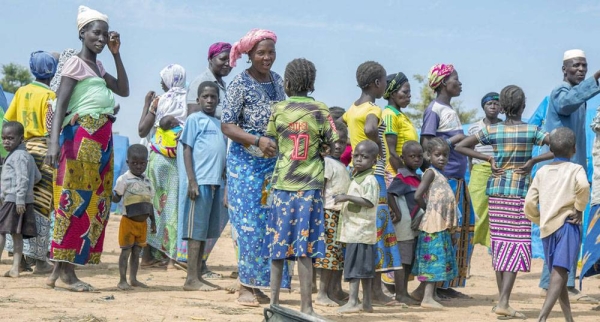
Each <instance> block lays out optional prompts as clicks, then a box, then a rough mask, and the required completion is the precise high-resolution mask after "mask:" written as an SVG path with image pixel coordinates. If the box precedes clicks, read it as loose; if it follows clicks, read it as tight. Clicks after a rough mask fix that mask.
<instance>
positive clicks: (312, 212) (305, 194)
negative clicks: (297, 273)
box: [263, 189, 325, 259]
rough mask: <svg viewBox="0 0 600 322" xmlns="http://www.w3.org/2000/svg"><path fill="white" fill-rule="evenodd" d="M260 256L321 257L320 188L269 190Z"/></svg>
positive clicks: (322, 234)
mask: <svg viewBox="0 0 600 322" xmlns="http://www.w3.org/2000/svg"><path fill="white" fill-rule="evenodd" d="M272 196H273V204H272V206H271V213H270V214H269V219H268V220H267V236H266V238H265V244H264V245H265V248H264V249H263V255H264V256H268V257H270V258H271V259H296V258H298V257H312V258H323V257H324V256H325V240H324V228H323V220H324V218H323V199H322V198H321V190H303V191H285V190H278V189H274V190H273V194H272Z"/></svg>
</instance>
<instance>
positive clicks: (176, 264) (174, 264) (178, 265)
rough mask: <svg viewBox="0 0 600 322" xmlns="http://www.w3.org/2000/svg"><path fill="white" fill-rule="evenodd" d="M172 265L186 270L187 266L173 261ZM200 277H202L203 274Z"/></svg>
mask: <svg viewBox="0 0 600 322" xmlns="http://www.w3.org/2000/svg"><path fill="white" fill-rule="evenodd" d="M173 266H175V268H177V269H178V270H182V271H184V272H187V267H185V266H183V265H182V264H181V263H180V262H175V263H173ZM202 277H204V275H203V276H202Z"/></svg>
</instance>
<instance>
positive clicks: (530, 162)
mask: <svg viewBox="0 0 600 322" xmlns="http://www.w3.org/2000/svg"><path fill="white" fill-rule="evenodd" d="M534 165H535V162H534V161H533V159H529V160H527V162H525V165H524V166H522V167H520V168H518V169H517V170H515V173H518V174H528V173H531V169H533V166H534Z"/></svg>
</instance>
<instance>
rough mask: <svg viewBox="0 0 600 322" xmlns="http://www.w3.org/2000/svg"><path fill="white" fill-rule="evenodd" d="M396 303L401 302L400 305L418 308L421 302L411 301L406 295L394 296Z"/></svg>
mask: <svg viewBox="0 0 600 322" xmlns="http://www.w3.org/2000/svg"><path fill="white" fill-rule="evenodd" d="M396 301H398V302H401V303H406V304H407V305H411V306H419V305H420V304H421V302H419V301H417V300H415V299H413V298H412V297H410V296H408V295H403V296H396Z"/></svg>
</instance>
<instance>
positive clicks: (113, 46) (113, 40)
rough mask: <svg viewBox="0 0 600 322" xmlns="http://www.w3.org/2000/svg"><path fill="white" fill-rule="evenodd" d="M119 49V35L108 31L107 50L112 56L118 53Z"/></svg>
mask: <svg viewBox="0 0 600 322" xmlns="http://www.w3.org/2000/svg"><path fill="white" fill-rule="evenodd" d="M120 47H121V35H119V33H118V32H116V31H110V32H109V33H108V50H110V53H111V54H113V55H116V54H118V53H119V48H120Z"/></svg>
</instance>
